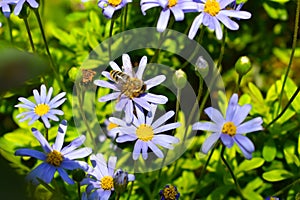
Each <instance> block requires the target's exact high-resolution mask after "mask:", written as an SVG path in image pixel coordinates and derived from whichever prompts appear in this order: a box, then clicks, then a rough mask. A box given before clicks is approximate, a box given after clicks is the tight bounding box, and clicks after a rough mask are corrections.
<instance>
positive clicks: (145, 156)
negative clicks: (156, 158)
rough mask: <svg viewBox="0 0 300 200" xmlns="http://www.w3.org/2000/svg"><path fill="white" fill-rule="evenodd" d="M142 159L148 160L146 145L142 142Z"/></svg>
mask: <svg viewBox="0 0 300 200" xmlns="http://www.w3.org/2000/svg"><path fill="white" fill-rule="evenodd" d="M142 157H143V159H144V160H147V159H148V144H147V143H145V142H142Z"/></svg>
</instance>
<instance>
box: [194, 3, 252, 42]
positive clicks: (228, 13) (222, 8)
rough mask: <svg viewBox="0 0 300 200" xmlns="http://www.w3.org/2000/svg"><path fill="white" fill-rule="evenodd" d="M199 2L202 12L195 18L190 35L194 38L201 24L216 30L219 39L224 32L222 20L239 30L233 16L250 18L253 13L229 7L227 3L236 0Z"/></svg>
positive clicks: (231, 27)
mask: <svg viewBox="0 0 300 200" xmlns="http://www.w3.org/2000/svg"><path fill="white" fill-rule="evenodd" d="M202 1H203V3H199V4H198V6H199V12H200V14H199V15H198V16H197V17H196V18H195V19H194V21H193V23H192V26H191V28H190V31H189V35H188V37H189V38H190V39H193V38H194V37H195V35H196V33H197V31H198V29H199V27H200V25H201V24H203V25H204V26H207V27H208V28H209V29H210V30H213V31H215V32H216V36H217V39H219V40H220V39H222V37H223V33H222V28H221V24H220V22H222V23H223V24H224V25H225V26H226V27H227V28H228V29H230V30H238V29H239V25H238V24H237V23H236V22H235V21H233V20H232V19H231V18H232V17H234V18H238V19H249V18H250V17H251V13H249V12H247V11H240V10H232V9H227V5H228V4H230V3H232V2H233V1H234V0H202Z"/></svg>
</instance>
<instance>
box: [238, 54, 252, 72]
mask: <svg viewBox="0 0 300 200" xmlns="http://www.w3.org/2000/svg"><path fill="white" fill-rule="evenodd" d="M250 69H251V62H250V59H249V58H248V57H247V56H242V57H240V58H239V59H238V60H237V61H236V63H235V70H236V72H237V73H238V74H239V75H240V76H244V75H245V74H247V73H248V72H249V71H250Z"/></svg>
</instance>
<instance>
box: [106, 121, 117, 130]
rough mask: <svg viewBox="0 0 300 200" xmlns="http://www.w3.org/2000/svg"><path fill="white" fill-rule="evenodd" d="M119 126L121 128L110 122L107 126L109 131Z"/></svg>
mask: <svg viewBox="0 0 300 200" xmlns="http://www.w3.org/2000/svg"><path fill="white" fill-rule="evenodd" d="M118 126H119V125H118V124H115V123H112V122H109V124H108V125H107V130H108V131H110V130H111V129H113V128H116V127H118Z"/></svg>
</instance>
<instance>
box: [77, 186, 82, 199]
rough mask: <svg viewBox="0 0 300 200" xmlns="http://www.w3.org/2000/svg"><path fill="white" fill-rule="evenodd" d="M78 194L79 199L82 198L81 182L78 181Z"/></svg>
mask: <svg viewBox="0 0 300 200" xmlns="http://www.w3.org/2000/svg"><path fill="white" fill-rule="evenodd" d="M77 194H78V200H81V191H80V182H77Z"/></svg>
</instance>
